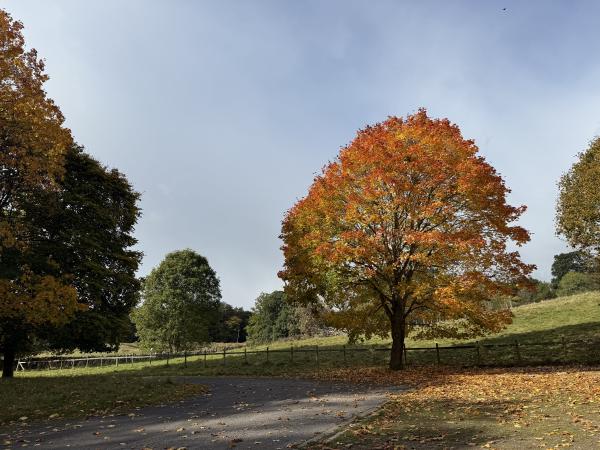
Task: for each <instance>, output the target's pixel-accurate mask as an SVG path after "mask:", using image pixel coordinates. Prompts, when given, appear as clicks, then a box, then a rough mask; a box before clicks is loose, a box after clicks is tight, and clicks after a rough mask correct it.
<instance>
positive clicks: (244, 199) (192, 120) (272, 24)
mask: <svg viewBox="0 0 600 450" xmlns="http://www.w3.org/2000/svg"><path fill="white" fill-rule="evenodd" d="M0 5H1V6H2V7H4V8H5V9H7V10H8V11H9V12H10V13H11V14H12V15H13V17H14V18H16V19H19V20H21V21H23V23H24V25H25V36H26V39H27V43H28V45H29V46H31V47H35V48H36V49H37V50H38V51H39V53H40V55H41V56H43V57H44V58H45V59H46V62H47V72H48V74H49V75H50V76H51V81H50V82H49V83H48V85H47V87H48V92H49V94H50V96H51V97H52V98H53V99H54V100H55V101H56V102H57V103H58V104H59V105H60V107H61V108H62V110H63V113H64V114H65V116H66V118H67V125H68V126H69V127H70V128H71V129H72V131H73V134H74V136H75V138H76V140H77V141H78V142H79V143H80V144H82V145H84V146H85V147H86V149H87V151H88V152H90V153H91V154H93V155H94V156H95V157H96V158H97V159H99V160H100V161H102V162H103V163H104V164H107V165H109V166H111V167H116V168H118V169H119V170H121V171H123V172H124V173H126V174H127V176H128V177H129V179H130V180H131V182H132V183H133V185H134V186H135V188H136V189H137V190H138V191H140V192H141V193H142V195H143V197H142V204H141V206H142V208H143V216H142V218H141V219H140V222H139V224H138V226H137V230H136V236H137V238H138V239H139V248H140V249H141V250H142V251H143V252H144V254H145V257H144V261H143V266H142V268H141V270H140V275H144V274H146V273H148V272H149V271H150V270H151V268H152V267H154V266H155V265H156V264H158V263H159V262H160V260H161V259H162V258H163V257H164V255H165V254H166V253H168V252H170V251H172V250H176V249H181V248H186V247H189V248H192V249H194V250H196V251H198V252H200V253H201V254H203V255H205V256H206V257H207V258H208V259H209V262H210V263H211V265H212V266H213V267H214V269H215V270H216V271H217V273H218V275H219V277H220V279H221V286H222V290H223V299H224V300H225V301H227V302H228V303H231V304H234V305H238V306H244V307H246V308H248V307H250V306H251V305H252V304H253V301H254V298H255V297H256V296H257V295H258V294H259V293H260V292H261V291H270V290H273V289H276V288H278V287H280V286H281V283H280V281H279V280H278V279H277V276H276V274H277V271H278V270H279V269H280V268H281V265H282V256H281V252H280V250H279V246H280V245H281V243H280V241H279V239H278V235H279V231H280V223H281V219H282V217H283V214H284V212H285V211H286V210H287V209H288V208H289V207H291V206H292V204H293V203H294V202H295V201H296V200H297V199H298V198H300V197H302V196H304V195H305V193H306V192H307V188H308V186H309V185H310V183H311V182H312V178H313V176H314V174H315V173H317V172H318V171H319V170H320V168H321V167H322V166H323V165H324V164H325V163H326V162H327V161H329V160H331V159H333V158H334V157H335V156H336V154H337V152H338V150H339V148H340V147H341V146H343V145H345V144H347V143H348V142H349V141H350V140H351V139H352V138H353V136H354V134H355V133H356V130H357V129H359V128H362V127H364V126H365V125H366V124H369V123H374V122H378V121H381V120H384V119H385V118H386V117H387V116H388V115H406V114H407V113H412V112H414V111H416V109H418V108H419V107H422V106H423V107H426V108H427V109H428V110H429V113H430V115H432V116H437V117H442V116H443V117H448V118H449V119H450V120H451V121H453V122H455V123H457V124H458V125H459V126H460V128H461V130H462V132H463V135H464V136H465V137H466V138H472V139H474V140H475V141H476V143H477V144H478V145H479V147H480V149H481V153H482V154H483V155H484V156H485V157H486V158H487V160H488V161H489V162H490V163H491V164H492V165H494V166H495V167H496V168H497V169H498V171H499V172H500V173H501V174H502V175H503V177H504V178H505V180H506V182H507V185H508V186H509V187H510V188H511V189H512V191H513V192H512V194H511V198H510V200H511V202H512V203H513V204H526V205H527V206H528V211H527V213H526V214H525V215H524V217H523V219H522V221H521V223H522V224H523V225H524V226H525V227H526V228H528V229H529V230H530V231H531V232H532V233H533V237H532V240H531V242H530V243H529V244H528V245H527V246H526V247H524V248H523V249H522V254H523V256H524V259H525V260H526V261H527V262H530V263H534V264H537V266H538V271H537V272H536V276H537V277H539V278H542V279H549V277H550V265H551V264H552V256H553V255H554V254H555V253H558V252H561V251H563V250H564V249H565V248H566V247H565V244H564V243H563V242H561V241H560V240H559V239H558V238H557V237H555V235H554V222H553V217H554V205H555V201H556V182H557V180H558V178H559V177H560V174H561V173H562V172H563V171H565V170H566V169H568V167H569V166H570V165H571V164H572V163H573V161H574V156H575V155H576V153H577V152H579V151H581V150H583V149H585V148H586V146H587V143H588V142H589V141H590V140H591V139H592V138H593V137H594V136H595V135H597V134H600V114H599V111H600V59H599V58H598V55H600V27H599V26H598V17H600V3H598V2H595V1H589V2H585V1H577V2H566V1H565V2H551V1H527V2H522V1H514V2H512V1H503V2H495V1H485V2H481V1H475V0H473V1H464V2H460V1H453V2H447V1H441V0H440V1H413V2H401V1H390V2H386V1H382V0H379V1H367V0H364V1H348V0H339V1H333V0H329V1H296V0H287V1H285V0H277V1H275V0H274V1H267V0H254V1H248V0H238V1H232V0H230V1H226V0H215V1H191V0H190V1H184V0H179V1H173V0H170V1H167V0H162V1H151V0H145V1H135V0H128V1H123V0H110V1H108V0H102V1H100V0H97V1H91V0H86V1H81V0H0ZM503 8H506V11H503Z"/></svg>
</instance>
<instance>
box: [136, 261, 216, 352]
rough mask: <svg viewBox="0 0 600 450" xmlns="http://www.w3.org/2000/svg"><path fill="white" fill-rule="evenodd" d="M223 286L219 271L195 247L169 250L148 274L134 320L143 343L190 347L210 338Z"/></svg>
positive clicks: (166, 348)
mask: <svg viewBox="0 0 600 450" xmlns="http://www.w3.org/2000/svg"><path fill="white" fill-rule="evenodd" d="M220 300H221V290H220V288H219V280H218V278H217V275H216V273H215V271H214V270H213V269H212V268H211V267H210V265H209V264H208V261H207V259H206V258H205V257H204V256H201V255H199V254H198V253H196V252H194V251H192V250H189V249H187V250H180V251H176V252H172V253H169V254H168V255H167V256H166V257H165V259H164V260H163V261H162V262H161V263H160V264H159V265H158V267H156V268H155V269H153V270H152V272H151V273H150V275H148V277H146V278H145V280H144V282H143V286H142V301H143V303H142V305H141V306H140V307H138V308H136V309H135V310H134V312H133V321H134V323H135V325H136V328H137V333H138V336H139V338H140V342H141V344H142V346H144V347H146V348H153V349H155V350H157V351H168V352H170V353H171V352H178V351H187V350H190V349H192V348H193V347H194V346H197V345H199V344H203V343H206V342H208V341H209V339H210V329H211V328H212V327H214V326H215V324H216V323H217V321H218V313H219V304H220Z"/></svg>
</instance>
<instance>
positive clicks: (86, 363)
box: [85, 356, 90, 368]
mask: <svg viewBox="0 0 600 450" xmlns="http://www.w3.org/2000/svg"><path fill="white" fill-rule="evenodd" d="M89 362H90V357H89V356H88V357H86V358H85V367H86V368H87V366H88V364H89Z"/></svg>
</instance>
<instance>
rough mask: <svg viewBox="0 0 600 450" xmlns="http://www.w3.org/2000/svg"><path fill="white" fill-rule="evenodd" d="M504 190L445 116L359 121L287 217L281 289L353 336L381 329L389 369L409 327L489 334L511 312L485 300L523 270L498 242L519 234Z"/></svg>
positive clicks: (523, 237)
mask: <svg viewBox="0 0 600 450" xmlns="http://www.w3.org/2000/svg"><path fill="white" fill-rule="evenodd" d="M508 192H509V190H508V188H507V187H506V186H505V184H504V182H503V180H502V178H501V177H500V176H499V175H498V174H497V173H496V171H495V170H494V168H493V167H492V166H490V165H489V164H488V163H487V162H486V161H485V160H484V158H483V157H481V156H479V155H478V148H477V146H476V145H475V144H474V142H473V141H470V140H465V139H463V137H462V136H461V133H460V130H459V129H458V127H457V126H455V125H453V124H451V123H450V122H449V121H448V120H446V119H443V120H434V119H431V118H429V117H428V116H427V113H426V111H425V110H419V111H418V112H417V113H416V114H414V115H410V116H408V117H406V118H398V117H390V118H389V119H388V120H386V121H385V122H382V123H379V124H376V125H373V126H368V127H367V128H365V129H364V130H361V131H359V133H358V135H357V136H356V138H355V139H354V140H353V141H352V142H351V143H350V145H348V146H347V147H345V148H343V149H342V150H341V151H340V154H339V156H338V158H337V159H336V160H335V161H333V162H331V163H330V164H328V165H327V166H326V167H325V168H324V169H323V171H322V174H321V175H319V176H317V177H316V178H315V180H314V182H313V184H312V186H311V187H310V190H309V192H308V195H307V196H306V197H305V198H303V199H301V200H300V201H299V202H297V203H296V204H295V205H294V207H293V208H292V209H290V210H289V211H288V213H287V215H286V216H285V219H284V221H283V226H282V236H281V237H282V239H283V242H284V245H283V251H284V256H285V265H284V269H283V270H282V271H281V272H280V277H281V278H282V279H283V280H284V281H285V286H286V287H285V289H286V293H287V294H288V295H289V296H290V297H291V298H294V299H296V300H297V301H303V302H323V303H325V304H326V305H328V306H329V309H330V310H331V311H332V315H331V317H330V319H331V320H332V323H333V324H334V325H336V326H337V327H339V328H343V329H346V330H347V331H348V332H349V333H350V334H351V335H360V334H365V335H371V334H379V335H389V334H391V336H392V340H393V345H392V356H391V360H390V367H391V368H394V369H397V368H401V367H402V348H403V342H404V337H405V336H406V334H407V332H408V331H409V330H410V329H411V328H416V329H418V331H420V332H421V333H422V334H429V335H433V334H437V335H444V336H465V335H477V334H483V333H486V332H488V331H497V330H499V329H501V328H502V327H503V326H504V325H505V324H507V323H509V322H510V313H509V312H508V311H494V310H492V309H491V308H490V305H489V301H490V300H491V299H492V298H493V297H494V296H496V295H498V294H501V293H506V292H508V291H510V290H511V289H513V288H514V287H515V286H517V285H519V284H526V278H527V275H528V274H529V273H530V272H531V271H532V270H533V266H530V265H527V264H524V263H523V262H522V261H521V259H520V257H519V254H518V252H516V251H510V250H509V249H508V245H509V244H510V243H511V242H512V243H514V244H516V245H521V244H524V243H525V242H527V241H528V240H529V234H528V232H527V231H526V230H525V229H523V228H522V227H520V226H517V225H514V222H515V221H516V220H517V219H518V218H519V216H520V215H521V214H522V213H523V211H524V210H525V207H523V206H521V207H513V206H510V205H508V204H507V202H506V195H507V193H508Z"/></svg>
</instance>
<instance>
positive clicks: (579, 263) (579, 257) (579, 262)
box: [552, 250, 595, 287]
mask: <svg viewBox="0 0 600 450" xmlns="http://www.w3.org/2000/svg"><path fill="white" fill-rule="evenodd" d="M594 267H595V264H594V261H593V259H592V258H590V256H589V255H588V254H586V253H585V252H582V251H579V250H576V251H573V252H568V253H560V254H558V255H554V262H553V263H552V285H554V286H555V287H558V284H559V283H560V280H561V279H562V277H563V276H565V275H566V274H567V273H569V272H579V273H588V272H591V271H593V270H594Z"/></svg>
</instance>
